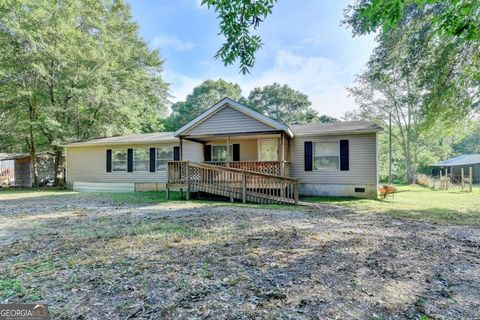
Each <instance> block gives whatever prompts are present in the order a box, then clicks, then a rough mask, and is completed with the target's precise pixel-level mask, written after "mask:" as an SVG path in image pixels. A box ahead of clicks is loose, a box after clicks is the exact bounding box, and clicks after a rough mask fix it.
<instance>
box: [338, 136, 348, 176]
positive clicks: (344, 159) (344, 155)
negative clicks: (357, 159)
mask: <svg viewBox="0 0 480 320" xmlns="http://www.w3.org/2000/svg"><path fill="white" fill-rule="evenodd" d="M349 162H350V156H349V151H348V140H340V171H348V170H350V163H349Z"/></svg>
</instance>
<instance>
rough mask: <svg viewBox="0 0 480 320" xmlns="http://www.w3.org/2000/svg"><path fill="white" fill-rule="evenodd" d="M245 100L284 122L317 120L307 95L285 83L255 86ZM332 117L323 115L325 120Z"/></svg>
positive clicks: (259, 110)
mask: <svg viewBox="0 0 480 320" xmlns="http://www.w3.org/2000/svg"><path fill="white" fill-rule="evenodd" d="M245 102H246V104H247V105H248V106H249V107H250V108H252V109H254V110H256V111H258V112H260V113H262V114H264V115H266V116H268V117H270V118H272V119H275V120H277V121H280V122H282V123H285V124H296V123H298V124H302V123H310V122H318V121H319V118H318V116H317V112H316V111H315V110H314V109H313V108H312V107H311V105H312V103H311V102H310V100H308V96H307V95H306V94H304V93H301V92H299V91H296V90H293V89H292V88H290V87H289V86H287V85H286V84H285V85H283V86H282V85H280V84H278V83H274V84H272V85H268V86H265V87H263V88H255V89H253V90H252V92H250V94H249V95H248V98H247V99H246V101H245ZM332 119H333V118H325V116H324V118H323V120H327V121H330V120H332Z"/></svg>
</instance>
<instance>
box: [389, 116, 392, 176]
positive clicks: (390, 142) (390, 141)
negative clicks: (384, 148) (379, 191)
mask: <svg viewBox="0 0 480 320" xmlns="http://www.w3.org/2000/svg"><path fill="white" fill-rule="evenodd" d="M388 184H392V112H391V111H390V112H389V113H388Z"/></svg>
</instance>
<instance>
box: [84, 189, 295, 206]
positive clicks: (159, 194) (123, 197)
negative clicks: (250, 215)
mask: <svg viewBox="0 0 480 320" xmlns="http://www.w3.org/2000/svg"><path fill="white" fill-rule="evenodd" d="M82 195H83V196H87V197H88V196H96V197H99V198H101V199H105V200H111V201H116V202H121V203H131V204H144V203H148V204H174V203H177V204H185V203H197V204H207V205H211V206H229V207H231V206H234V207H244V208H263V209H281V210H288V209H295V210H298V209H299V208H301V207H298V206H289V205H281V204H256V203H242V202H233V203H232V202H229V201H214V200H189V201H187V200H185V198H182V196H181V193H180V191H170V199H169V200H167V195H166V192H165V191H147V192H118V193H107V192H95V193H83V194H82ZM183 196H184V197H185V193H184V194H183Z"/></svg>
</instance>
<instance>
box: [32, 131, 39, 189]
mask: <svg viewBox="0 0 480 320" xmlns="http://www.w3.org/2000/svg"><path fill="white" fill-rule="evenodd" d="M30 137H31V138H30V158H31V163H32V172H31V174H32V175H33V187H34V188H38V164H37V150H36V146H35V141H33V138H32V137H33V134H32V133H30Z"/></svg>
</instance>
